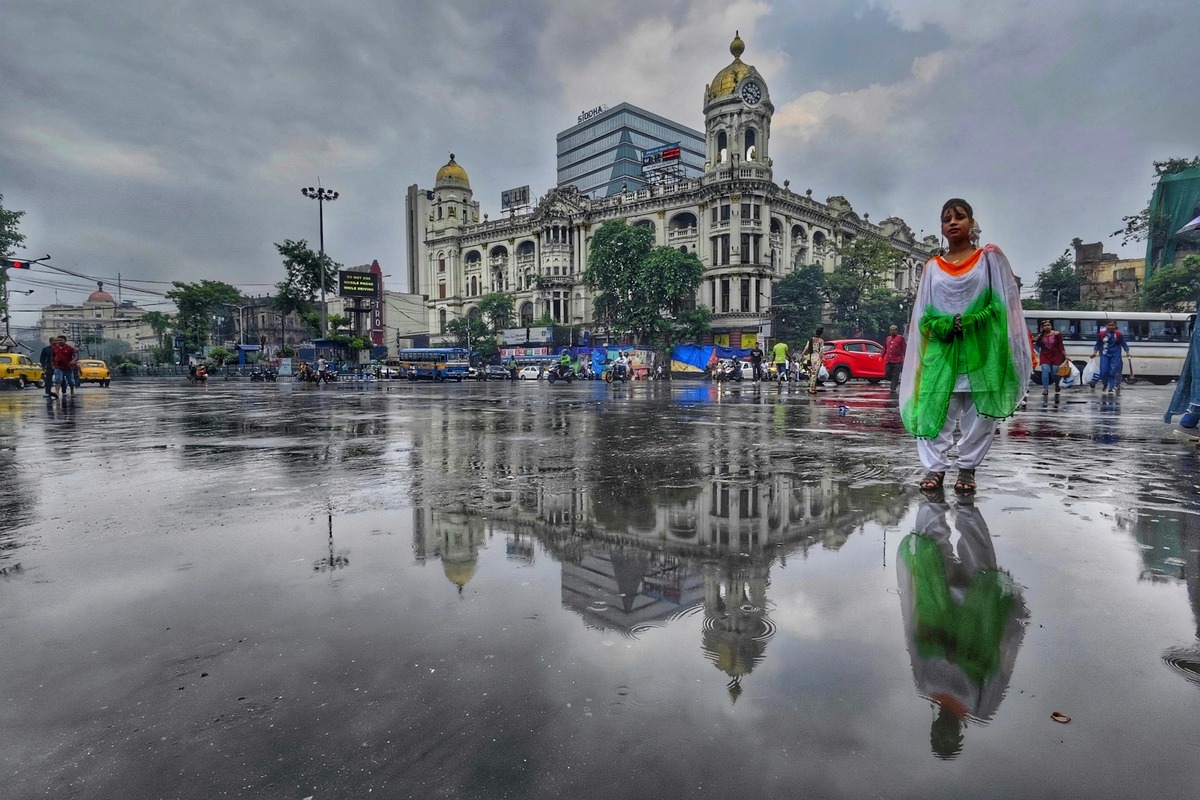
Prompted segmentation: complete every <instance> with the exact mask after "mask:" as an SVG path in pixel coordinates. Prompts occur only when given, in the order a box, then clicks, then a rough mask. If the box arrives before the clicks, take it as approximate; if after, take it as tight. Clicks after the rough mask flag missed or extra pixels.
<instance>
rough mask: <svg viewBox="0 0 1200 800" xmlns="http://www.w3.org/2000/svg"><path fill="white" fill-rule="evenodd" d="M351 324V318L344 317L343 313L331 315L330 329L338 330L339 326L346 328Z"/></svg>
mask: <svg viewBox="0 0 1200 800" xmlns="http://www.w3.org/2000/svg"><path fill="white" fill-rule="evenodd" d="M349 324H350V318H349V317H344V316H342V315H341V314H330V315H329V330H331V331H336V330H338V329H339V328H344V327H346V326H347V325H349Z"/></svg>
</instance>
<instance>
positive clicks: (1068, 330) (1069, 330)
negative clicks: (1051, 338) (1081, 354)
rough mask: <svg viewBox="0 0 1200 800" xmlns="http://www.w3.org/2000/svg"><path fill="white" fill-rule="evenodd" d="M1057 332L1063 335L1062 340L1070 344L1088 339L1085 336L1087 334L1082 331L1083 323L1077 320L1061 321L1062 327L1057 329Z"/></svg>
mask: <svg viewBox="0 0 1200 800" xmlns="http://www.w3.org/2000/svg"><path fill="white" fill-rule="evenodd" d="M1058 331H1059V333H1061V334H1062V335H1063V337H1064V338H1066V339H1068V340H1070V341H1072V342H1078V341H1080V340H1081V339H1087V338H1089V337H1088V336H1087V335H1086V334H1087V332H1086V331H1085V330H1084V329H1083V322H1082V321H1081V320H1077V319H1064V320H1063V321H1062V327H1061V328H1059V329H1058Z"/></svg>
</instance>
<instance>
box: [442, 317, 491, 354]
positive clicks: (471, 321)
mask: <svg viewBox="0 0 1200 800" xmlns="http://www.w3.org/2000/svg"><path fill="white" fill-rule="evenodd" d="M446 331H447V332H448V333H450V334H451V335H453V336H454V337H455V346H456V347H462V348H465V349H467V350H471V351H473V352H475V353H478V354H479V358H480V359H481V360H482V361H483V362H484V363H487V362H489V361H491V360H492V359H493V358H495V357H496V355H498V354H499V352H500V348H499V347H498V346H497V345H496V334H494V333H493V332H492V331H491V330H490V329H489V328H488V325H487V323H486V322H484V321H483V320H482V319H481V318H479V317H457V318H455V319H452V320H450V321H449V322H447V323H446Z"/></svg>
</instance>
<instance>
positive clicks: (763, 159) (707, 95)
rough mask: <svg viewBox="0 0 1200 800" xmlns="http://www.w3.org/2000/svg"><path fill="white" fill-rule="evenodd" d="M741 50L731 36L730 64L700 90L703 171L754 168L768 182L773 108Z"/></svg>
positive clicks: (741, 44)
mask: <svg viewBox="0 0 1200 800" xmlns="http://www.w3.org/2000/svg"><path fill="white" fill-rule="evenodd" d="M745 50H746V44H745V42H743V41H742V38H741V36H739V35H737V34H736V33H735V34H734V37H733V42H732V43H731V44H730V45H729V52H730V53H732V54H733V63H732V64H730V65H729V66H727V67H725V68H724V69H723V70H721V71H720V72H718V73H717V74H716V77H714V78H713V79H712V83H710V84H708V86H706V87H705V88H704V138H705V144H706V155H705V165H704V171H705V172H706V173H712V172H717V171H722V170H726V169H730V168H732V167H735V166H741V165H746V166H756V167H758V171H757V172H758V174H759V175H761V176H762V177H765V178H766V179H767V180H770V178H771V172H770V170H771V158H770V145H769V142H770V139H771V115H772V114H774V113H775V106H773V105H772V104H771V95H770V93H769V92H768V91H767V84H766V81H764V80H763V78H762V75H759V74H758V70H757V69H755V68H754V67H752V66H750V65H749V64H747V63H745V62H744V61H742V53H743V52H745ZM764 173H765V174H764Z"/></svg>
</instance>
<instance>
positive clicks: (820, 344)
mask: <svg viewBox="0 0 1200 800" xmlns="http://www.w3.org/2000/svg"><path fill="white" fill-rule="evenodd" d="M824 337H825V327H824V326H820V327H818V328H817V329H816V330H815V331H813V335H812V336H810V337H809V339H808V342H807V343H806V344H805V345H804V349H803V350H802V351H800V358H801V360H802V363H803V364H805V366H806V367H807V368H808V393H809V394H816V393H817V380H818V376H819V375H820V372H821V364H822V356H823V355H824V354H825V338H824Z"/></svg>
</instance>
